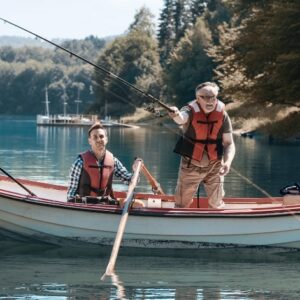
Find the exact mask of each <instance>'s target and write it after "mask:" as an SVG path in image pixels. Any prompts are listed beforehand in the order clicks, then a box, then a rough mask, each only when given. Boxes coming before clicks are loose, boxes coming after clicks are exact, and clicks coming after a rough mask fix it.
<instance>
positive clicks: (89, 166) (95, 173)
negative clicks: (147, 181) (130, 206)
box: [67, 123, 137, 202]
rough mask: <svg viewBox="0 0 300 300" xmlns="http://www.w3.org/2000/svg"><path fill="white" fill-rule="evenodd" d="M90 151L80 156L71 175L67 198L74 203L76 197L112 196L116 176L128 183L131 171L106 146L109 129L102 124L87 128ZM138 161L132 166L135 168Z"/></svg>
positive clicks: (72, 168)
mask: <svg viewBox="0 0 300 300" xmlns="http://www.w3.org/2000/svg"><path fill="white" fill-rule="evenodd" d="M88 142H89V144H90V146H91V149H90V150H87V151H86V152H84V153H81V154H79V155H78V157H77V159H76V160H75V162H74V163H73V165H72V167H71V170H70V175H69V187H68V193H67V199H68V201H70V202H74V201H75V198H76V197H84V196H94V197H97V196H101V197H111V198H114V197H113V190H112V180H113V176H114V175H115V176H116V177H119V178H121V180H122V181H123V182H125V183H129V182H130V180H131V177H132V175H133V174H132V173H130V172H128V171H127V169H126V168H125V167H124V166H123V164H122V163H121V162H120V161H119V160H118V159H117V158H116V157H114V156H113V154H112V153H111V152H110V151H108V150H107V149H106V144H107V142H108V138H107V132H106V130H105V129H104V127H103V126H102V125H101V124H100V123H95V124H93V125H92V126H91V127H90V129H89V131H88ZM136 164H137V160H136V161H135V163H134V164H133V166H132V169H133V170H135V168H136Z"/></svg>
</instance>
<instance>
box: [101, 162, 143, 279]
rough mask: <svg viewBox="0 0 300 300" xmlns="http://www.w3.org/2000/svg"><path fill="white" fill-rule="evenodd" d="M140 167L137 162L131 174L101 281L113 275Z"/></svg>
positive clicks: (139, 163) (140, 164)
mask: <svg viewBox="0 0 300 300" xmlns="http://www.w3.org/2000/svg"><path fill="white" fill-rule="evenodd" d="M141 167H142V161H138V163H137V167H136V170H135V171H134V173H133V176H132V179H131V182H130V184H129V187H128V192H127V196H126V199H125V201H124V208H123V212H122V216H121V220H120V224H119V228H118V231H117V234H116V238H115V242H114V245H113V248H112V251H111V255H110V259H109V262H108V265H107V267H106V271H105V273H104V274H103V275H102V277H101V280H104V278H105V276H107V275H108V276H111V275H112V274H114V269H115V264H116V260H117V256H118V253H119V249H120V245H121V241H122V238H123V233H124V230H125V226H126V222H127V219H128V214H129V208H130V205H131V202H132V201H133V195H134V189H135V186H136V184H137V182H138V178H139V174H140V170H141Z"/></svg>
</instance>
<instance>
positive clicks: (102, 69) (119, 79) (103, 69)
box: [0, 17, 174, 112]
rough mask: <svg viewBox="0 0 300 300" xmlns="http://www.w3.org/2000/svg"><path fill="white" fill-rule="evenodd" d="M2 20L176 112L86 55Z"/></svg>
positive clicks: (152, 110)
mask: <svg viewBox="0 0 300 300" xmlns="http://www.w3.org/2000/svg"><path fill="white" fill-rule="evenodd" d="M0 20H2V21H3V22H4V23H8V24H10V25H12V26H14V27H17V28H19V29H21V30H23V31H26V32H28V33H29V34H31V35H33V36H35V37H36V38H38V39H41V40H43V41H45V42H47V43H49V44H51V45H53V46H55V47H56V48H58V49H61V50H63V51H65V52H67V53H69V54H70V55H71V56H75V57H76V58H78V59H80V60H82V61H83V62H85V63H87V64H89V65H91V66H93V67H94V68H96V69H98V70H100V71H102V72H104V73H105V74H107V75H108V76H110V77H111V78H114V79H116V80H118V81H119V82H121V83H122V84H124V85H125V86H127V87H130V88H132V89H133V90H135V91H136V92H139V93H140V94H142V95H143V96H144V97H146V98H149V99H150V100H151V101H152V102H153V103H157V104H158V105H159V106H161V107H162V108H164V109H166V110H167V111H168V112H174V111H173V109H171V108H170V107H169V106H168V105H166V104H165V103H163V102H162V101H161V100H159V99H157V98H155V97H154V96H152V95H151V94H149V93H147V92H145V91H143V90H141V89H139V88H137V87H136V86H135V85H133V84H131V83H129V82H128V81H126V80H125V79H123V78H121V77H119V76H118V75H116V74H114V73H112V72H110V71H109V70H107V69H106V68H104V67H101V66H98V65H96V64H94V63H93V62H91V61H89V60H88V59H86V58H84V57H82V56H80V55H78V54H76V53H74V52H72V51H70V50H68V49H66V48H64V47H62V46H60V45H58V44H56V43H54V42H52V41H50V40H48V39H46V38H44V37H42V36H41V35H39V34H36V33H34V32H32V31H30V30H28V29H26V28H24V27H22V26H19V25H17V24H15V23H13V22H10V21H8V20H6V19H3V18H1V17H0ZM148 110H149V111H151V112H155V111H154V108H153V107H152V108H148Z"/></svg>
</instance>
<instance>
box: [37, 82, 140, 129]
mask: <svg viewBox="0 0 300 300" xmlns="http://www.w3.org/2000/svg"><path fill="white" fill-rule="evenodd" d="M75 102H76V103H77V113H76V114H67V113H66V106H67V103H66V102H64V113H63V114H52V115H51V114H50V113H49V103H50V102H49V99H48V89H47V88H46V89H45V114H44V115H37V117H36V124H37V126H74V127H80V126H91V125H93V124H94V123H95V122H100V123H101V124H102V125H103V126H104V127H128V128H138V126H135V125H130V124H125V123H123V122H119V121H117V120H113V119H111V118H110V117H105V118H104V119H100V118H99V117H98V115H94V114H78V103H79V102H81V100H79V99H77V100H75Z"/></svg>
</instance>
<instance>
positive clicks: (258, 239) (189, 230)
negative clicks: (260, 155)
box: [0, 176, 300, 249]
mask: <svg viewBox="0 0 300 300" xmlns="http://www.w3.org/2000/svg"><path fill="white" fill-rule="evenodd" d="M18 182H20V183H21V184H23V185H24V186H26V187H27V188H28V189H29V190H30V191H32V192H33V193H34V194H35V195H34V196H33V195H30V194H29V193H28V192H26V191H25V190H24V189H23V188H22V187H21V186H19V185H17V184H16V183H15V182H13V181H12V180H11V179H10V178H8V177H6V176H0V229H1V230H2V231H3V230H4V231H6V232H8V233H13V234H17V235H21V236H23V237H27V238H30V239H37V240H41V241H44V242H48V243H55V244H57V243H58V244H68V243H78V244H82V243H85V244H86V245H88V244H99V245H112V244H113V243H114V239H115V236H116V231H117V229H118V226H119V222H120V217H121V213H122V209H121V208H120V207H119V206H116V205H104V204H84V203H68V202H66V191H67V190H66V187H64V186H58V185H53V184H46V183H41V182H35V181H29V180H22V179H18ZM116 196H117V198H124V197H125V196H126V193H125V192H116ZM135 199H140V200H142V201H143V202H144V203H145V205H146V207H143V208H131V209H130V216H129V218H128V222H127V225H126V229H125V233H124V236H123V240H122V246H124V247H139V248H160V249H164V248H168V249H189V248H205V247H209V248H214V247H215V248H220V247H246V246H272V247H287V248H300V219H299V217H300V199H299V196H296V198H295V197H293V198H289V199H285V198H283V197H275V198H225V199H224V201H225V203H226V205H225V208H224V209H209V208H208V207H207V199H203V198H201V199H199V200H198V199H194V203H193V207H191V208H186V209H177V208H174V197H173V196H172V195H153V194H141V193H136V194H135ZM197 206H199V207H197Z"/></svg>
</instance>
